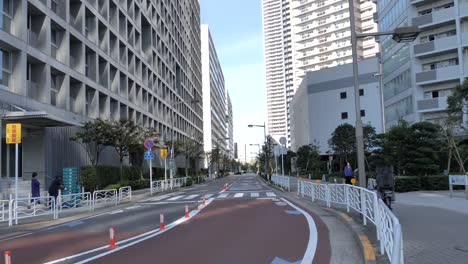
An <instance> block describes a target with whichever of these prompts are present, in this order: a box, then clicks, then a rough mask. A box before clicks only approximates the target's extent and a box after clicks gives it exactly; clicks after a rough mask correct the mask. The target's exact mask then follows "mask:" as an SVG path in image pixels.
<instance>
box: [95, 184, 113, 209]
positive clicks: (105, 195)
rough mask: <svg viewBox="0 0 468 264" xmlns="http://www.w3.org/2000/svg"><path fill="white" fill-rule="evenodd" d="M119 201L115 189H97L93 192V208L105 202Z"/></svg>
mask: <svg viewBox="0 0 468 264" xmlns="http://www.w3.org/2000/svg"><path fill="white" fill-rule="evenodd" d="M118 202H119V200H118V196H117V190H116V189H110V190H99V191H94V192H93V208H96V206H100V205H105V204H115V205H117V204H118Z"/></svg>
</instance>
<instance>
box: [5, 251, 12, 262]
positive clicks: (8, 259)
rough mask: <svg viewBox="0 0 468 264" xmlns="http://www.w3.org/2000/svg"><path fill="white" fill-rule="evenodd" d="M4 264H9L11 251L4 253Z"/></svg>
mask: <svg viewBox="0 0 468 264" xmlns="http://www.w3.org/2000/svg"><path fill="white" fill-rule="evenodd" d="M5 264H11V251H5Z"/></svg>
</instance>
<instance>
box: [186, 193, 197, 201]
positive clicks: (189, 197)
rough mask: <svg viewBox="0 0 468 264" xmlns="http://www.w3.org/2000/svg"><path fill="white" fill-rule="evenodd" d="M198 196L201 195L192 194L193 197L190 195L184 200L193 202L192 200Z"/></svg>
mask: <svg viewBox="0 0 468 264" xmlns="http://www.w3.org/2000/svg"><path fill="white" fill-rule="evenodd" d="M198 195H199V194H192V195H189V196H187V197H185V198H184V200H191V199H193V198H195V197H197V196H198Z"/></svg>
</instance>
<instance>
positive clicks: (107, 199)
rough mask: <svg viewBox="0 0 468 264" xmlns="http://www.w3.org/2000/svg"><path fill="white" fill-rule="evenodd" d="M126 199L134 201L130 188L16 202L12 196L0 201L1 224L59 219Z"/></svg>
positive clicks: (20, 199)
mask: <svg viewBox="0 0 468 264" xmlns="http://www.w3.org/2000/svg"><path fill="white" fill-rule="evenodd" d="M125 199H130V200H131V199H132V188H131V187H130V186H125V187H121V188H119V190H116V189H111V190H98V191H94V192H93V193H90V192H81V193H74V194H65V195H62V194H59V195H58V196H57V198H55V197H53V196H47V195H44V196H41V197H34V198H31V197H28V198H18V200H14V199H13V198H12V196H11V195H10V199H9V200H0V222H4V221H8V225H9V226H12V225H13V221H14V222H15V224H18V220H19V219H24V218H32V217H37V216H44V215H52V217H53V219H57V218H58V213H59V212H62V211H64V210H69V209H76V208H86V209H88V210H94V208H95V207H96V206H100V205H105V204H109V205H117V204H118V203H120V201H122V200H125Z"/></svg>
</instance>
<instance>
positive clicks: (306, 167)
mask: <svg viewBox="0 0 468 264" xmlns="http://www.w3.org/2000/svg"><path fill="white" fill-rule="evenodd" d="M320 164H321V162H320V152H319V146H318V145H316V144H310V145H304V146H302V147H300V148H299V149H298V150H297V161H296V165H297V168H298V169H299V171H300V172H302V173H310V172H314V171H317V170H319V169H320Z"/></svg>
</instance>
